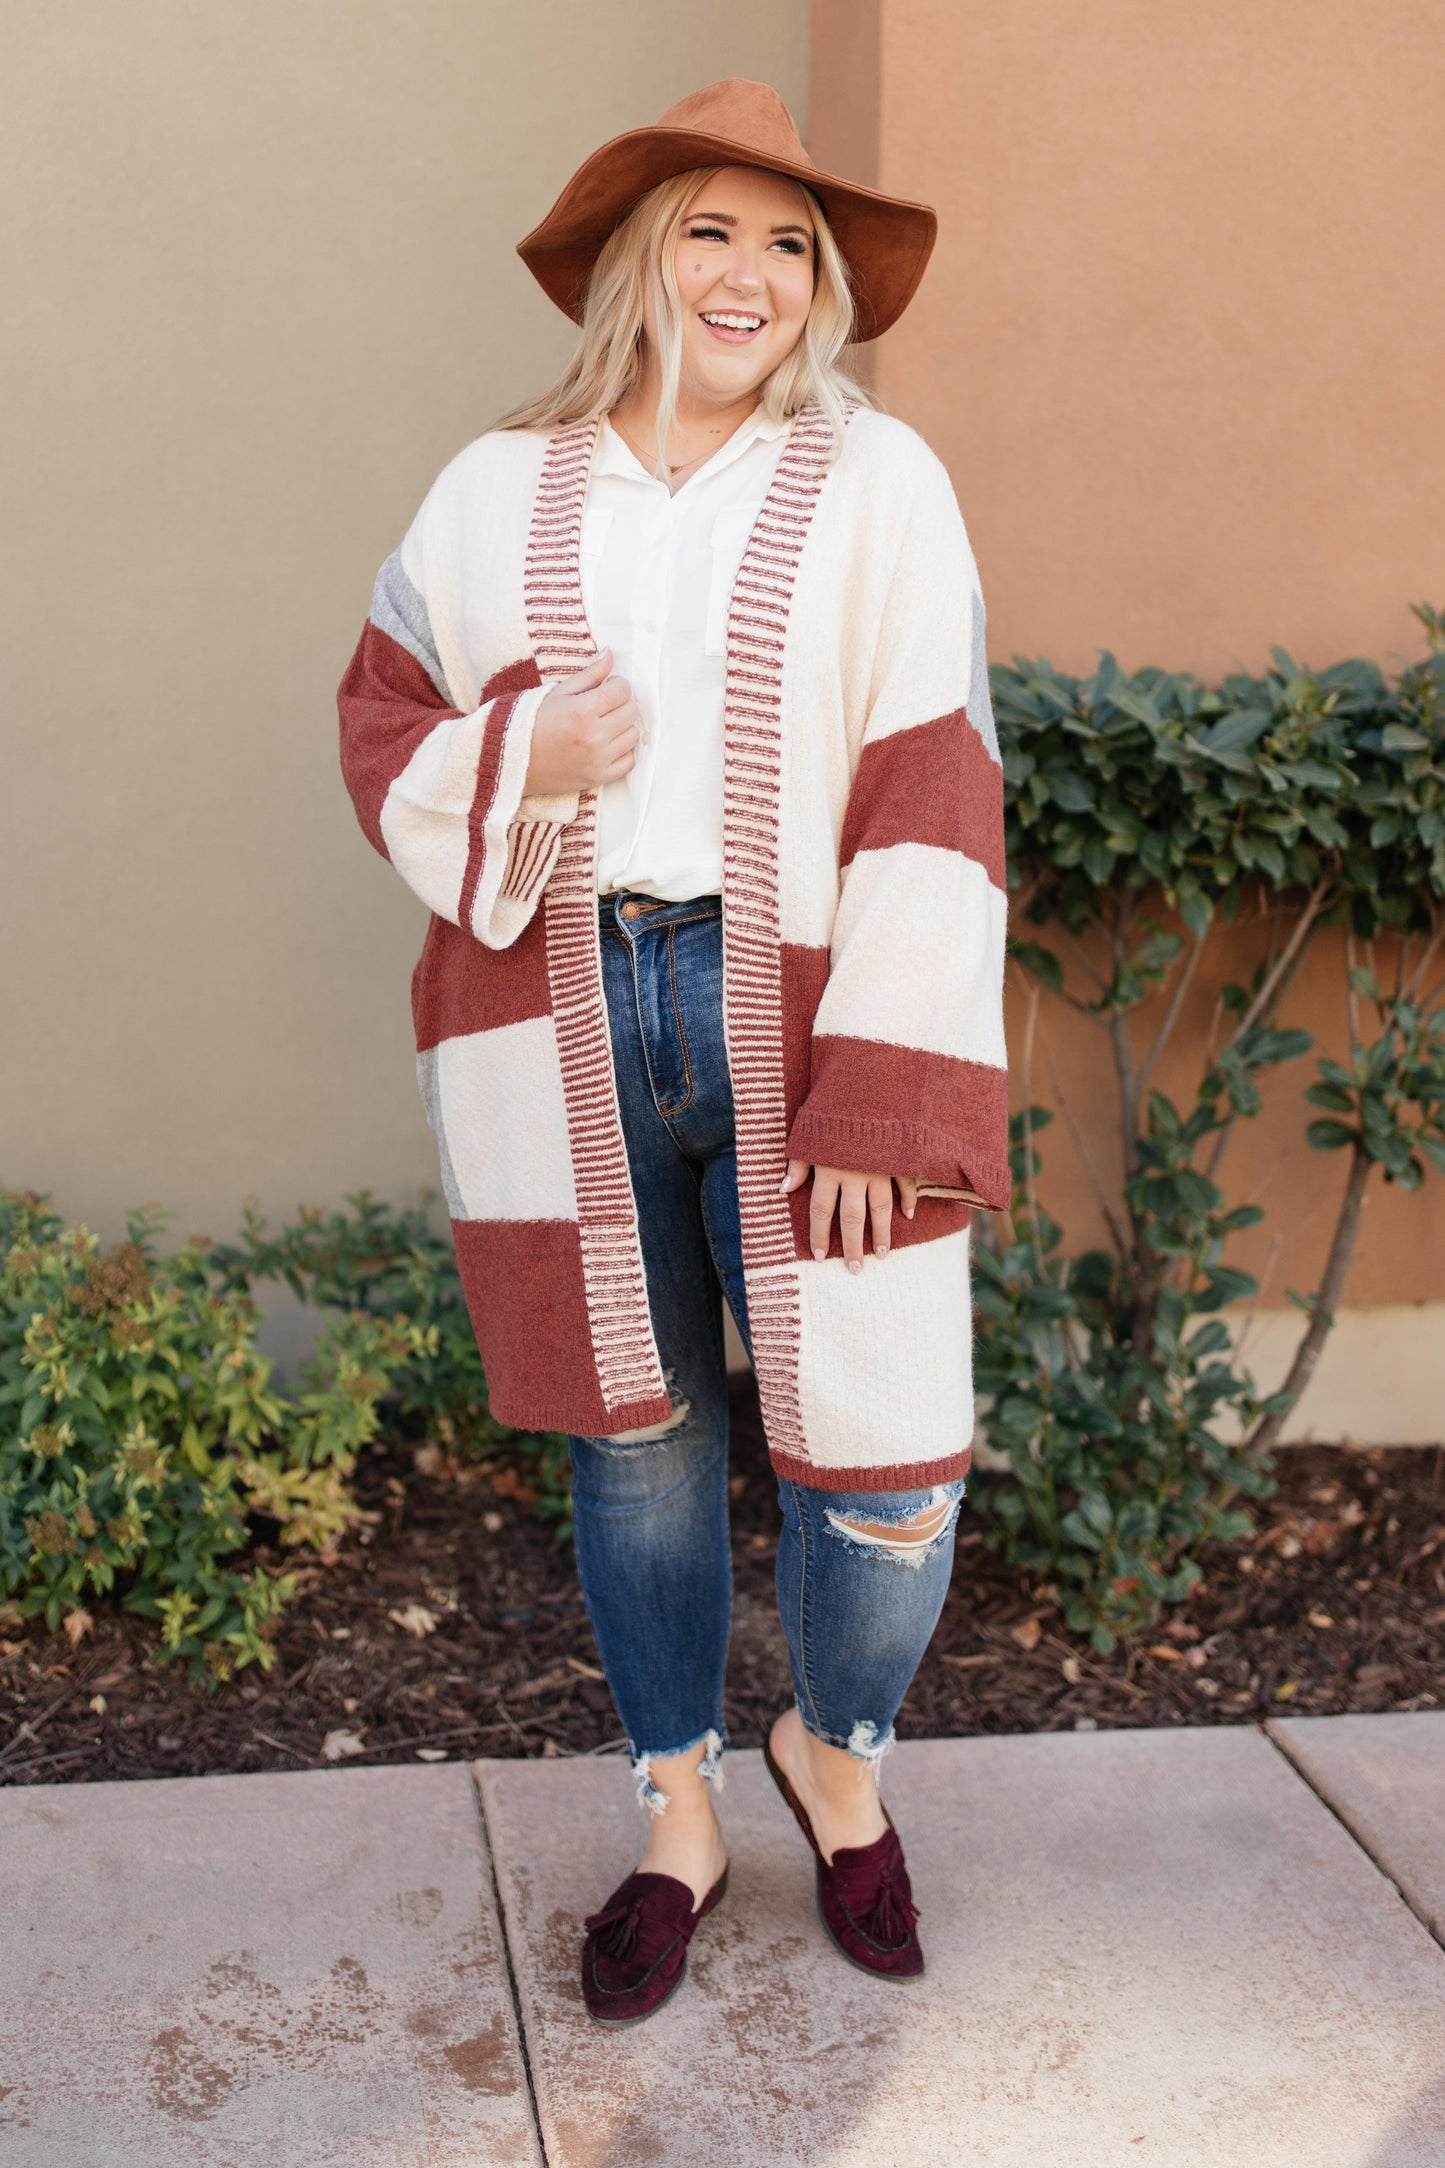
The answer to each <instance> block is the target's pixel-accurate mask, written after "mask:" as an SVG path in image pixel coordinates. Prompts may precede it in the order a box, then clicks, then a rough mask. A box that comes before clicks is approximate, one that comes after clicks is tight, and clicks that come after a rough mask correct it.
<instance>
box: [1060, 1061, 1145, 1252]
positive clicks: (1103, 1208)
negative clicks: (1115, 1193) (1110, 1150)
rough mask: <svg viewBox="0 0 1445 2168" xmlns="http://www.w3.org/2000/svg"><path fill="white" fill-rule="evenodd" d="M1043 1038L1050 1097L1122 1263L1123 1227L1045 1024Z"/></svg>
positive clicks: (1125, 1247) (1127, 1246)
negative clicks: (1066, 1088) (1061, 1078)
mask: <svg viewBox="0 0 1445 2168" xmlns="http://www.w3.org/2000/svg"><path fill="white" fill-rule="evenodd" d="M1043 1039H1044V1050H1045V1052H1046V1053H1047V1055H1048V1057H1049V1082H1050V1084H1051V1085H1052V1086H1053V1093H1054V1097H1055V1098H1056V1099H1057V1100H1058V1102H1059V1112H1060V1113H1061V1114H1062V1115H1063V1117H1064V1120H1065V1121H1066V1122H1067V1123H1068V1125H1069V1134H1070V1136H1071V1137H1072V1138H1073V1140H1074V1145H1075V1148H1076V1149H1077V1151H1078V1154H1079V1158H1080V1160H1081V1161H1082V1163H1083V1167H1084V1172H1085V1173H1086V1174H1087V1175H1088V1177H1089V1181H1090V1183H1091V1184H1092V1186H1093V1191H1094V1196H1095V1199H1096V1201H1097V1203H1098V1206H1099V1210H1100V1212H1101V1213H1102V1214H1103V1217H1104V1225H1105V1226H1106V1227H1107V1228H1108V1230H1109V1240H1110V1241H1111V1242H1112V1243H1113V1245H1114V1247H1115V1249H1116V1250H1117V1251H1118V1253H1119V1262H1120V1264H1124V1263H1126V1262H1127V1260H1128V1256H1129V1245H1128V1243H1127V1242H1126V1240H1125V1239H1124V1230H1123V1229H1122V1227H1121V1226H1120V1225H1119V1221H1118V1218H1117V1216H1116V1214H1115V1212H1114V1208H1113V1206H1112V1205H1111V1204H1110V1202H1109V1195H1108V1192H1107V1190H1106V1189H1105V1188H1104V1184H1103V1182H1102V1181H1101V1179H1100V1177H1099V1170H1098V1168H1097V1167H1096V1166H1095V1165H1094V1161H1093V1156H1092V1154H1091V1153H1090V1151H1089V1147H1088V1145H1087V1144H1086V1143H1085V1142H1084V1135H1083V1131H1082V1130H1081V1129H1080V1127H1079V1125H1078V1123H1077V1122H1076V1121H1075V1119H1074V1110H1073V1108H1072V1107H1071V1106H1070V1105H1069V1102H1068V1098H1067V1096H1066V1094H1065V1092H1064V1087H1063V1085H1062V1084H1061V1083H1060V1082H1059V1065H1058V1063H1057V1062H1056V1061H1055V1059H1054V1049H1053V1043H1052V1041H1051V1040H1050V1038H1049V1033H1048V1026H1047V1025H1045V1026H1044V1027H1043Z"/></svg>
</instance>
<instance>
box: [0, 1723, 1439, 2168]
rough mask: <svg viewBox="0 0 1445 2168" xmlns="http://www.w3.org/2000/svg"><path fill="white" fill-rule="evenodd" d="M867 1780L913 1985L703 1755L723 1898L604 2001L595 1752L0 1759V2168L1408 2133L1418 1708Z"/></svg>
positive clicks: (1025, 1745)
mask: <svg viewBox="0 0 1445 2168" xmlns="http://www.w3.org/2000/svg"><path fill="white" fill-rule="evenodd" d="M888 1787H889V1792H890V1796H891V1798H892V1800H893V1801H894V1803H895V1810H896V1812H897V1814H898V1818H899V1822H900V1826H901V1828H902V1832H903V1835H904V1838H905V1841H906V1843H907V1846H908V1854H909V1862H910V1866H911V1868H912V1870H913V1875H914V1881H915V1886H916V1889H917V1893H918V1896H919V1900H920V1903H921V1904H922V1906H923V1908H924V1927H925V1929H926V1931H927V1945H926V1946H927V1949H928V1954H929V1971H928V1975H927V1977H926V1978H925V1979H924V1980H923V1981H921V1982H918V1983H916V1984H915V1985H913V1986H911V1987H899V1986H894V1985H891V1984H887V1983H881V1982H874V1981H872V1980H870V1979H868V1978H867V1977H866V1976H865V1975H862V1974H860V1973H857V1972H855V1971H853V1970H852V1969H851V1968H849V1967H848V1966H846V1965H845V1964H844V1963H843V1962H842V1960H841V1959H840V1958H839V1957H838V1956H837V1955H836V1953H835V1952H834V1951H833V1949H832V1948H831V1946H830V1945H829V1944H828V1943H827V1942H826V1941H825V1940H824V1937H823V1934H822V1931H821V1929H820V1927H819V1926H818V1923H817V1920H816V1917H815V1915H814V1912H813V1902H812V1887H811V1875H810V1871H809V1869H810V1864H811V1862H810V1859H809V1855H808V1854H807V1853H806V1851H805V1849H804V1847H803V1845H802V1842H801V1839H800V1838H799V1836H798V1834H797V1831H796V1830H795V1828H794V1826H793V1824H792V1821H791V1819H790V1818H789V1817H788V1816H787V1814H786V1813H785V1811H784V1810H783V1808H782V1806H781V1803H780V1802H779V1801H778V1800H777V1798H776V1795H775V1794H774V1793H773V1791H772V1788H771V1786H770V1785H769V1783H768V1781H767V1777H766V1774H765V1772H764V1771H763V1770H762V1767H761V1762H760V1758H759V1757H758V1756H757V1755H756V1754H738V1755H735V1756H733V1757H732V1758H731V1760H730V1762H729V1782H728V1789H727V1791H726V1793H725V1795H724V1800H723V1807H724V1811H725V1817H726V1822H727V1828H728V1834H729V1839H730V1842H731V1846H732V1851H733V1858H734V1863H735V1864H734V1872H733V1883H732V1889H731V1892H730V1895H729V1898H728V1901H727V1904H726V1905H725V1907H724V1908H723V1910H722V1911H721V1912H720V1913H719V1914H718V1915H717V1917H716V1918H715V1919H714V1920H711V1921H709V1922H708V1923H707V1925H706V1926H705V1927H704V1928H702V1929H701V1930H700V1932H699V1934H698V1937H697V1940H696V1942H695V1943H694V1945H693V1957H692V1965H691V1972H690V1976H689V1979H688V1981H687V1982H686V1984H685V1985H684V1987H683V1989H682V1990H681V1992H680V1993H679V1995H678V1996H677V1997H676V1999H675V2000H674V2002H673V2003H671V2004H670V2005H669V2006H668V2008H667V2009H666V2010H665V2011H663V2012H662V2013H660V2015H659V2016H658V2017H657V2018H655V2019H654V2020H652V2021H651V2022H650V2023H649V2024H647V2025H643V2026H639V2027H637V2028H635V2029H632V2030H629V2031H626V2032H622V2033H612V2032H601V2031H599V2030H598V2029H596V2028H595V2027H593V2026H591V2025H590V2024H589V2022H588V2021H587V2019H586V2017H585V2015H584V2013H583V2012H582V2009H581V2006H580V2003H579V2000H578V1996H577V1989H576V1984H575V1983H576V1965H577V1947H578V1934H579V1925H578V1923H579V1920H580V1917H581V1915H582V1914H583V1913H584V1912H586V1911H587V1910H589V1909H590V1908H591V1907H593V1906H594V1905H595V1904H596V1903H597V1902H599V1901H600V1899H601V1897H602V1896H603V1895H605V1893H606V1891H607V1889H608V1888H609V1887H610V1886H611V1883H612V1882H613V1881H614V1880H616V1879H618V1878H620V1876H621V1875H622V1874H623V1873H624V1872H625V1871H626V1869H627V1867H628V1866H629V1865H630V1864H631V1863H632V1860H633V1858H634V1856H635V1848H636V1844H637V1840H638V1834H639V1828H640V1824H639V1822H638V1819H637V1816H636V1810H635V1808H634V1807H633V1805H632V1801H631V1796H630V1784H629V1781H628V1775H627V1771H626V1769H625V1767H624V1766H623V1765H622V1764H620V1763H619V1762H617V1761H615V1760H592V1759H586V1760H577V1761H561V1762H555V1761H554V1762H483V1763H480V1764H478V1765H477V1766H476V1768H475V1770H468V1769H466V1768H464V1767H461V1766H448V1767H438V1768H415V1769H413V1768H388V1769H361V1770H341V1769H338V1770H334V1771H333V1770H328V1771H325V1772H317V1773H315V1774H309V1773H308V1774H304V1775H297V1776H257V1777H209V1778H201V1779H196V1780H190V1781H181V1782H171V1783H156V1784H134V1785H116V1784H103V1785H94V1786H86V1787H81V1786H75V1787H56V1788H49V1787H39V1786H36V1787H32V1788H22V1789H12V1790H8V1791H0V1917H3V1921H4V1926H3V1930H0V1932H3V1937H4V1954H5V1963H4V1965H3V1968H0V2035H3V2047H0V2168H194V2164H200V2163H202V2162H205V2163H206V2164H207V2168H260V2164H261V2163H262V2162H265V2163H266V2164H267V2168H362V2164H365V2168H462V2164H463V2163H465V2164H467V2168H482V2164H485V2168H491V2164H493V2163H496V2164H504V2163H513V2162H515V2163H525V2164H530V2168H542V2164H543V2163H546V2164H547V2168H634V2164H644V2163H654V2162H655V2163H660V2164H663V2168H674V2164H675V2168H764V2164H766V2168H775V2164H778V2163H795V2162H796V2163H807V2164H809V2168H812V2164H820V2168H821V2164H824V2163H827V2164H829V2168H864V2164H865V2163H866V2164H867V2168H944V2164H945V2163H946V2164H948V2168H962V2164H968V2163H974V2162H977V2163H986V2164H988V2168H1052V2164H1053V2163H1054V2162H1055V2161H1059V2162H1064V2161H1067V2162H1068V2163H1069V2164H1070V2168H1119V2164H1120V2163H1127V2162H1133V2161H1144V2162H1147V2161H1150V2160H1153V2161H1156V2162H1159V2163H1161V2164H1166V2168H1184V2164H1186V2163H1187V2164H1188V2168H1276V2164H1279V2168H1284V2164H1289V2168H1445V1952H1442V1950H1441V1948H1440V1946H1439V1944H1438V1943H1437V1942H1436V1941H1435V1940H1434V1939H1432V1936H1431V1934H1430V1933H1429V1931H1428V1929H1427V1927H1426V1925H1425V1922H1426V1921H1427V1920H1430V1919H1439V1918H1440V1916H1441V1914H1442V1912H1445V1813H1442V1811H1441V1810H1442V1807H1445V1714H1433V1713H1426V1714H1418V1715H1410V1716H1374V1717H1338V1718H1334V1717H1327V1718H1317V1719H1308V1718H1300V1719H1294V1720H1290V1721H1285V1722H1281V1723H1277V1724H1274V1725H1271V1726H1270V1727H1269V1728H1268V1734H1266V1733H1265V1732H1260V1731H1257V1730H1254V1729H1232V1728H1231V1729H1223V1728H1220V1729H1207V1728H1206V1729H1180V1730H1170V1731H1116V1732H1098V1733H1092V1734H1078V1733H1067V1734H1065V1733H1053V1734H1048V1735H1037V1736H1032V1737H1016V1738H1005V1739H962V1740H939V1741H931V1742H927V1743H923V1744H918V1745H910V1746H904V1747H901V1748H900V1749H899V1750H898V1753H897V1755H896V1757H894V1759H893V1761H892V1763H891V1764H890V1768H889V1775H888ZM581 1817H585V1818H586V1824H587V1827H588V1836H587V1840H586V1842H585V1843H584V1842H579V1840H578V1829H579V1826H580V1823H579V1818H581ZM1402 1893H1403V1895H1402ZM499 1899H500V1903H499ZM504 1923H505V1924H504ZM523 2039H525V2043H526V2047H525V2056H524V2053H523V2048H522V2041H523Z"/></svg>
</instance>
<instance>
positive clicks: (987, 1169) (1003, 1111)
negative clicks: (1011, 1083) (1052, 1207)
mask: <svg viewBox="0 0 1445 2168" xmlns="http://www.w3.org/2000/svg"><path fill="white" fill-rule="evenodd" d="M810 1059H811V1065H812V1066H811V1080H810V1089H809V1097H808V1106H807V1109H806V1111H805V1112H804V1113H803V1114H801V1115H800V1116H799V1117H798V1118H797V1119H796V1120H795V1121H794V1122H793V1125H792V1128H791V1130H790V1133H789V1137H788V1145H789V1149H790V1150H791V1152H792V1154H793V1156H794V1157H795V1158H797V1159H806V1160H809V1161H811V1162H814V1163H816V1164H818V1165H820V1166H826V1167H851V1168H856V1169H858V1170H860V1171H863V1170H866V1171H867V1172H869V1173H872V1172H875V1171H876V1172H877V1173H879V1174H883V1173H888V1174H911V1175H913V1176H914V1177H915V1178H916V1179H917V1180H919V1181H925V1182H941V1183H947V1184H948V1185H950V1186H951V1187H954V1188H959V1189H973V1190H977V1192H978V1194H979V1195H980V1197H982V1198H983V1199H984V1201H985V1202H986V1203H987V1204H988V1205H989V1206H990V1207H991V1209H992V1210H994V1211H996V1212H998V1211H1002V1210H1004V1208H1005V1207H1006V1206H1007V1204H1008V1201H1009V1172H1008V1076H1007V1073H1006V1071H1004V1070H1003V1069H995V1068H992V1067H991V1066H990V1065H989V1064H988V1063H986V1062H978V1061H960V1060H959V1059H958V1058H957V1056H955V1055H953V1054H931V1053H927V1052H925V1051H924V1050H923V1049H922V1048H921V1047H916V1046H895V1045H894V1044H893V1043H892V1042H891V1041H890V1040H886V1039H855V1038H852V1037H845V1036H844V1035H843V1034H841V1033H839V1034H830V1033H826V1032H825V1033H821V1034H819V1035H818V1036H817V1037H816V1038H814V1039H813V1041H812V1044H811V1054H810ZM899 1108H907V1110H908V1112H907V1115H906V1116H905V1117H903V1118H900V1117H899V1115H898V1113H897V1111H896V1110H897V1109H899ZM919 1209H920V1211H921V1210H922V1207H921V1206H920V1207H919Z"/></svg>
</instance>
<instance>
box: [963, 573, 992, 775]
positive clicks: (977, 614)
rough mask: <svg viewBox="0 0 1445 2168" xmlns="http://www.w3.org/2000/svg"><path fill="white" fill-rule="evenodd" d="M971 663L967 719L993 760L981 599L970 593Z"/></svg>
mask: <svg viewBox="0 0 1445 2168" xmlns="http://www.w3.org/2000/svg"><path fill="white" fill-rule="evenodd" d="M972 606H973V631H972V635H971V638H972V642H973V664H972V668H971V669H970V671H969V685H968V719H969V721H970V722H971V723H972V724H973V727H974V729H975V730H976V731H977V732H978V734H979V736H980V737H981V738H982V739H983V742H984V744H985V745H986V746H987V747H988V749H989V751H990V753H992V755H993V757H994V759H995V760H997V759H998V757H999V752H998V729H997V727H996V725H995V723H994V719H993V695H992V693H991V692H990V691H989V687H988V637H987V627H986V625H985V622H984V611H983V596H982V595H981V594H980V593H979V591H978V589H977V588H976V587H975V589H974V590H973V602H972Z"/></svg>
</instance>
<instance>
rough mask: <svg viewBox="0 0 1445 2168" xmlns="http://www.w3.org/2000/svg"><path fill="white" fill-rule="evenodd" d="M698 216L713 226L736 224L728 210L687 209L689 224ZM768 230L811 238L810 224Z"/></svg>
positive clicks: (773, 227) (776, 227) (774, 227)
mask: <svg viewBox="0 0 1445 2168" xmlns="http://www.w3.org/2000/svg"><path fill="white" fill-rule="evenodd" d="M699 218H706V219H709V220H711V222H712V224H713V225H714V226H735V225H736V224H737V220H736V219H735V218H734V217H733V216H732V213H731V212H730V211H689V212H688V214H687V222H688V224H689V225H691V224H692V223H693V221H694V220H695V219H699ZM768 231H769V233H801V234H802V235H803V236H804V238H805V239H806V240H809V241H811V240H812V238H813V229H812V227H811V226H769V228H768Z"/></svg>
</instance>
